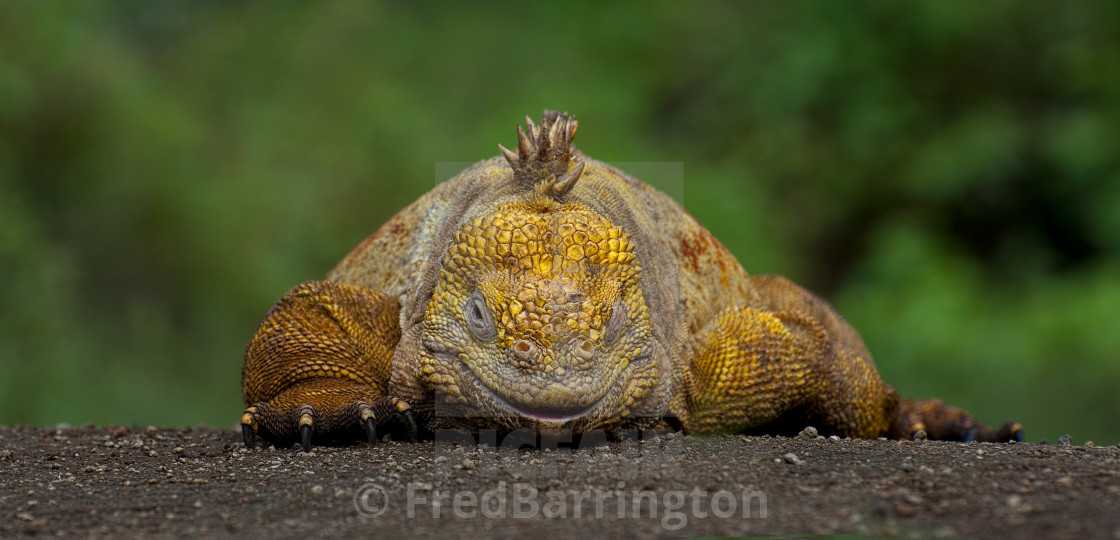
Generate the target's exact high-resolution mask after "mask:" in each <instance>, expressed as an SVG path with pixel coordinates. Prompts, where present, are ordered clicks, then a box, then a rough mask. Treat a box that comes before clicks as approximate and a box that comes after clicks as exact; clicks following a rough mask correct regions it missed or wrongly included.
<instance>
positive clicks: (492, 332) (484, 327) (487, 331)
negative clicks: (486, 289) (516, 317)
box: [463, 291, 498, 341]
mask: <svg viewBox="0 0 1120 540" xmlns="http://www.w3.org/2000/svg"><path fill="white" fill-rule="evenodd" d="M463 317H465V318H466V319H467V327H468V328H470V329H471V333H472V334H474V337H476V338H478V339H480V340H482V341H489V340H491V339H494V337H495V336H497V335H498V329H497V328H495V327H494V316H493V315H491V314H490V308H489V307H488V306H487V305H486V299H485V298H483V297H482V293H480V292H478V291H475V292H474V293H472V294H471V296H470V298H467V303H466V304H464V305H463Z"/></svg>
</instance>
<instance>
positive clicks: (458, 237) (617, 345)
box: [418, 201, 652, 426]
mask: <svg viewBox="0 0 1120 540" xmlns="http://www.w3.org/2000/svg"><path fill="white" fill-rule="evenodd" d="M632 247H633V246H632V244H631V243H630V239H629V236H628V235H627V234H626V233H624V232H623V231H622V230H621V229H619V228H618V227H616V226H614V225H613V224H612V223H611V222H610V221H608V220H607V219H605V218H603V217H602V216H600V215H598V214H596V213H595V212H593V211H590V210H589V209H587V208H586V207H576V206H572V205H562V204H550V203H548V202H547V201H538V202H536V203H533V204H532V205H518V204H511V205H506V206H499V207H498V209H497V210H496V211H495V212H493V213H492V214H489V215H485V216H481V217H478V218H476V219H474V220H473V221H472V222H470V223H469V224H467V225H466V226H464V227H463V228H462V229H461V230H460V231H458V233H456V234H455V235H454V237H453V240H452V242H451V245H450V246H449V247H448V248H447V252H446V254H445V255H444V257H443V261H442V268H441V273H440V280H439V282H438V284H437V286H436V288H435V291H434V293H433V295H432V301H431V303H430V304H429V305H428V308H427V315H426V317H425V328H424V343H425V344H426V345H425V351H424V352H423V353H422V357H421V360H420V367H419V370H418V374H419V377H420V379H421V380H422V381H423V382H425V383H427V384H428V385H429V386H430V387H431V388H432V389H433V391H435V392H436V393H442V394H444V395H445V396H446V401H449V402H453V403H456V404H457V405H460V406H462V407H461V408H462V409H465V410H470V411H471V412H464V413H462V414H464V415H467V416H470V415H474V414H479V415H483V416H508V417H514V418H519V419H520V420H525V421H529V423H532V424H534V425H537V426H544V425H552V426H557V425H560V424H562V423H564V422H569V421H573V420H578V419H583V420H584V421H586V422H593V421H594V418H593V417H598V416H600V415H601V416H604V417H610V418H618V417H620V415H624V412H625V409H626V408H627V407H629V406H633V405H634V400H633V393H632V392H631V391H630V388H631V387H632V386H633V385H635V384H644V385H647V386H648V384H649V383H648V381H644V377H647V376H648V372H641V374H640V375H637V376H636V375H635V372H637V371H640V370H637V369H634V368H632V367H631V363H632V362H641V361H644V360H647V359H648V357H649V355H650V352H651V350H652V347H651V346H650V343H649V342H648V337H649V335H650V330H649V325H650V323H649V316H648V313H647V312H646V308H645V303H644V299H643V297H642V291H641V289H640V287H639V286H638V283H639V281H640V278H641V269H640V267H639V265H638V262H637V260H636V257H635V255H634V252H633V251H632ZM624 336H625V338H626V339H623V337H624ZM638 378H643V380H642V382H639V381H638V380H637V379H638ZM627 398H629V400H628V399H627ZM627 401H629V403H627ZM522 423H523V422H522Z"/></svg>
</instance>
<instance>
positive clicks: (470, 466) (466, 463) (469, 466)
mask: <svg viewBox="0 0 1120 540" xmlns="http://www.w3.org/2000/svg"><path fill="white" fill-rule="evenodd" d="M474 465H475V464H474V462H473V461H471V460H469V459H464V460H463V468H464V469H466V470H468V471H469V470H471V469H473V468H474Z"/></svg>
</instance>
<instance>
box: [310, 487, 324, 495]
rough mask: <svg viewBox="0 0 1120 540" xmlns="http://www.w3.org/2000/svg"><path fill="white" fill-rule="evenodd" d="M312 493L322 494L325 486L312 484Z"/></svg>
mask: <svg viewBox="0 0 1120 540" xmlns="http://www.w3.org/2000/svg"><path fill="white" fill-rule="evenodd" d="M311 494H312V495H322V494H323V486H311Z"/></svg>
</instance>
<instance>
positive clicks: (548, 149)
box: [498, 111, 584, 200]
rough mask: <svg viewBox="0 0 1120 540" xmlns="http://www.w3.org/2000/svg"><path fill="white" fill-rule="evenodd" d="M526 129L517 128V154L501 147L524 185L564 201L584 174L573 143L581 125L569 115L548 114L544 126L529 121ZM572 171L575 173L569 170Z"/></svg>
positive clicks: (542, 120) (552, 112)
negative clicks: (574, 152) (573, 161)
mask: <svg viewBox="0 0 1120 540" xmlns="http://www.w3.org/2000/svg"><path fill="white" fill-rule="evenodd" d="M525 125H526V129H521V126H517V152H516V153H514V152H513V151H512V150H509V149H508V148H506V147H504V146H502V145H500V144H499V145H498V149H499V150H501V152H502V156H504V157H505V158H506V161H508V162H509V166H510V168H512V169H513V173H514V175H515V176H516V177H517V180H518V181H519V182H521V184H522V185H524V186H526V187H535V188H536V190H537V191H539V192H541V193H543V194H545V195H547V196H549V197H551V198H552V199H555V200H561V199H563V198H564V195H566V194H567V193H568V192H569V191H571V190H572V188H573V187H575V185H576V181H577V180H579V178H580V176H581V175H582V174H583V168H584V164H583V162H577V163H576V165H575V166H574V167H572V166H571V161H572V148H573V146H572V139H573V138H574V137H575V136H576V129H577V128H579V122H577V121H576V119H575V118H573V117H571V116H568V113H566V112H563V113H561V112H557V111H544V114H543V115H542V116H541V123H540V126H538V125H537V124H534V123H533V119H531V118H529V117H528V116H526V117H525ZM569 169H571V170H569Z"/></svg>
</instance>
